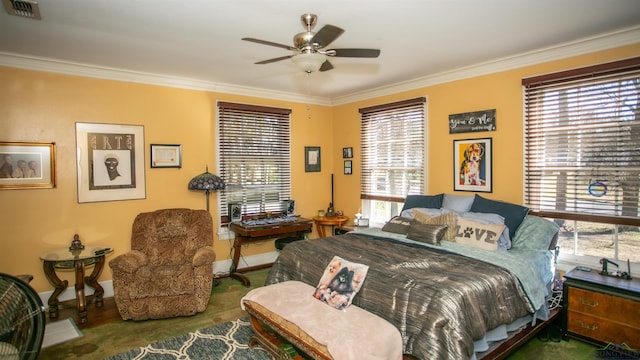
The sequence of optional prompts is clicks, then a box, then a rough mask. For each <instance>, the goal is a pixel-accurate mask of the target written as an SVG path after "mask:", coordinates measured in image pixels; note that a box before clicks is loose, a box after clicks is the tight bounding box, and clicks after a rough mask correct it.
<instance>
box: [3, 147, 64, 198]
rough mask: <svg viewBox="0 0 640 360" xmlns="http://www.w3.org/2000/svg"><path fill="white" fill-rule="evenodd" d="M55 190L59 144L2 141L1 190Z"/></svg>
mask: <svg viewBox="0 0 640 360" xmlns="http://www.w3.org/2000/svg"><path fill="white" fill-rule="evenodd" d="M54 187H56V144H55V143H37V142H7V141H0V189H43V188H54Z"/></svg>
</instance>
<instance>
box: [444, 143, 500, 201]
mask: <svg viewBox="0 0 640 360" xmlns="http://www.w3.org/2000/svg"><path fill="white" fill-rule="evenodd" d="M491 141H492V139H491V138H484V139H466V140H453V184H454V185H453V189H454V190H455V191H479V192H491V191H492V156H491V150H492V149H491Z"/></svg>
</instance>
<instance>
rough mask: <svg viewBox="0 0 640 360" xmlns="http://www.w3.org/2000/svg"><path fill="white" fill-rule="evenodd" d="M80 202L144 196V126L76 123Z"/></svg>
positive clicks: (140, 197)
mask: <svg viewBox="0 0 640 360" xmlns="http://www.w3.org/2000/svg"><path fill="white" fill-rule="evenodd" d="M76 165H77V173H78V174H77V175H78V202H79V203H87V202H99V201H116V200H134V199H144V198H145V197H146V189H145V179H144V127H143V126H142V125H114V124H95V123H76Z"/></svg>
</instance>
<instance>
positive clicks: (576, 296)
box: [569, 287, 640, 328]
mask: <svg viewBox="0 0 640 360" xmlns="http://www.w3.org/2000/svg"><path fill="white" fill-rule="evenodd" d="M569 309H570V310H572V311H577V312H581V313H584V314H590V315H592V316H596V317H601V318H604V319H609V320H612V321H615V322H617V323H621V324H626V325H629V326H630V327H633V328H640V302H637V301H633V300H629V299H624V298H620V297H616V296H611V295H607V294H602V293H599V292H594V291H589V290H584V289H579V288H575V287H570V288H569Z"/></svg>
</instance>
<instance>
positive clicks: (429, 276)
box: [266, 194, 558, 359]
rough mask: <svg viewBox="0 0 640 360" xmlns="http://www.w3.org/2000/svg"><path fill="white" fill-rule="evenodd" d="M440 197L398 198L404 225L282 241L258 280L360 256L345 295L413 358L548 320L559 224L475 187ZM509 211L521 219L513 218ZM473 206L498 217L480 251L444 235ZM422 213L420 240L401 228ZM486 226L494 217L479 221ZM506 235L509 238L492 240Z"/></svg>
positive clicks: (474, 212)
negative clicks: (381, 322)
mask: <svg viewBox="0 0 640 360" xmlns="http://www.w3.org/2000/svg"><path fill="white" fill-rule="evenodd" d="M444 195H446V194H441V195H437V196H436V197H439V198H440V201H435V202H433V196H422V198H420V200H421V201H417V199H416V198H413V197H407V201H406V202H405V206H404V208H403V211H402V214H401V216H400V217H399V219H402V220H404V225H406V228H405V229H404V230H402V229H400V230H399V229H398V228H397V227H395V228H393V227H390V226H388V225H389V224H391V223H392V222H393V221H396V222H397V220H398V218H394V219H391V220H393V221H391V220H390V221H389V223H388V224H387V225H385V226H384V227H382V228H369V229H364V230H358V231H354V232H350V233H347V234H344V235H339V236H331V237H326V238H321V239H312V240H305V241H298V242H294V243H291V244H288V245H287V246H286V247H285V248H284V249H283V250H282V251H281V252H280V254H279V256H278V258H277V259H276V261H275V263H274V264H273V267H272V269H271V271H270V273H269V275H268V277H267V281H266V284H267V285H269V284H274V283H279V282H283V281H288V280H299V281H302V282H305V283H307V284H310V285H313V286H316V285H317V284H318V282H319V280H320V279H321V277H322V275H323V272H324V271H325V269H326V268H327V265H328V264H329V262H330V261H331V260H332V259H333V258H334V257H335V256H339V257H341V258H343V259H346V260H348V261H349V262H353V263H358V264H364V265H366V266H368V273H367V275H366V278H365V279H364V281H363V282H362V284H361V286H359V291H358V292H357V294H356V295H355V296H353V299H350V300H351V301H352V303H353V304H355V305H357V306H358V307H360V308H363V309H365V310H367V311H370V312H372V313H374V314H376V315H378V316H380V317H382V318H384V319H386V320H387V321H389V322H390V323H392V324H393V325H395V326H396V327H397V328H398V329H399V330H400V333H401V335H402V339H403V352H404V353H405V354H407V355H410V356H413V357H415V358H418V359H475V358H481V357H482V356H483V355H482V354H483V352H486V351H487V350H488V349H489V346H490V345H489V344H490V342H491V341H494V340H501V339H504V338H506V337H507V333H508V331H511V330H515V329H518V328H520V327H522V326H524V325H526V324H535V322H536V321H539V320H542V321H545V320H548V318H549V310H548V306H547V300H548V296H549V294H550V290H551V285H552V283H553V279H554V274H555V268H554V252H553V251H552V250H550V249H553V248H554V247H555V242H556V241H557V232H558V227H557V226H556V225H555V224H554V223H552V222H550V221H547V220H545V219H542V218H539V217H536V216H533V215H527V212H528V209H526V208H522V207H518V208H514V207H513V206H517V205H514V204H508V203H502V202H495V201H493V200H488V199H484V198H481V197H479V196H478V195H476V196H472V197H471V200H470V199H465V201H466V202H467V203H469V204H470V205H469V204H466V205H465V206H461V207H460V206H457V205H456V204H452V203H451V198H453V197H451V198H450V199H449V200H450V201H449V202H447V201H446V200H447V196H444ZM425 200H429V201H427V202H425ZM436 200H437V198H436ZM456 200H458V199H456ZM474 204H476V205H478V206H474ZM480 204H483V205H487V204H489V205H490V206H489V207H486V206H484V207H483V206H480ZM424 206H429V207H424ZM479 210H482V211H487V212H481V211H479ZM514 210H518V211H515V212H514ZM421 211H426V212H427V213H429V214H430V216H429V217H427V220H426V221H425V220H424V218H423V219H418V216H413V217H412V216H411V215H412V214H416V215H417V214H419V213H420V212H421ZM515 213H517V215H516V216H517V217H519V218H520V219H519V221H515V222H514V219H513V217H514V214H515ZM437 214H440V215H437ZM446 214H448V215H446ZM452 214H453V215H452ZM478 214H492V215H491V216H493V218H496V219H498V222H499V220H500V218H503V221H504V224H503V225H502V226H503V227H499V228H498V231H494V232H498V234H494V235H495V236H494V237H493V243H495V244H493V245H495V249H493V248H491V250H487V249H486V246H485V245H486V244H483V246H485V247H484V248H483V246H481V247H478V246H470V245H468V244H466V243H464V242H463V241H461V238H460V237H458V238H455V239H454V240H453V241H452V240H446V236H445V235H446V232H447V230H451V228H452V227H453V228H454V229H455V232H454V233H456V234H457V235H459V236H460V235H463V234H465V230H467V228H468V226H467V225H469V224H470V223H469V221H470V220H469V219H470V218H472V219H475V220H478V221H480V220H479V219H481V218H484V217H485V215H478ZM444 215H446V216H444ZM494 215H499V216H497V217H496V216H494ZM486 216H488V217H491V216H489V215H486ZM443 218H446V219H447V220H444V224H437V222H438V221H440V222H442V221H443V220H442V219H443ZM451 218H453V219H454V220H453V221H454V222H455V223H451V221H452V220H451ZM418 220H421V221H418ZM429 220H431V221H435V222H436V224H429V225H438V226H430V227H429V229H428V230H429V231H428V233H429V234H433V233H434V231H435V230H434V229H439V231H437V234H436V235H435V237H438V236H440V239H438V241H433V237H432V236H428V237H429V240H427V241H425V239H424V238H421V237H419V236H418V237H416V236H415V231H408V232H407V233H404V231H405V230H407V229H412V226H413V227H415V228H419V226H418V224H425V223H428V222H429ZM485 220H486V219H485ZM490 222H492V221H490ZM493 222H495V221H493ZM474 224H476V225H477V224H478V222H475V223H474ZM507 224H508V225H507ZM443 225H447V226H443ZM460 225H462V227H460ZM490 225H495V224H487V225H486V226H490ZM421 226H423V227H422V228H420V229H421V230H424V225H421ZM478 226H479V225H478ZM514 227H515V229H511V228H514ZM443 228H444V229H445V230H442V229H443ZM383 229H384V230H383ZM491 229H494V230H495V229H496V228H495V227H494V228H491ZM499 229H503V231H502V232H500V231H499ZM390 230H393V231H390ZM475 230H476V234H478V233H482V234H484V235H486V233H485V232H484V231H480V230H479V229H475ZM487 231H488V230H487ZM509 233H510V234H513V235H508V234H509ZM422 235H424V234H422ZM450 235H451V234H449V235H447V236H450ZM507 235H508V236H507ZM498 237H499V238H500V241H498ZM505 238H507V239H506V240H508V242H509V244H508V245H506V244H500V245H498V242H500V243H504V242H505ZM456 240H458V241H456ZM493 245H492V246H493ZM500 247H503V248H500ZM327 328H328V329H330V328H331V325H330V324H327Z"/></svg>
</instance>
